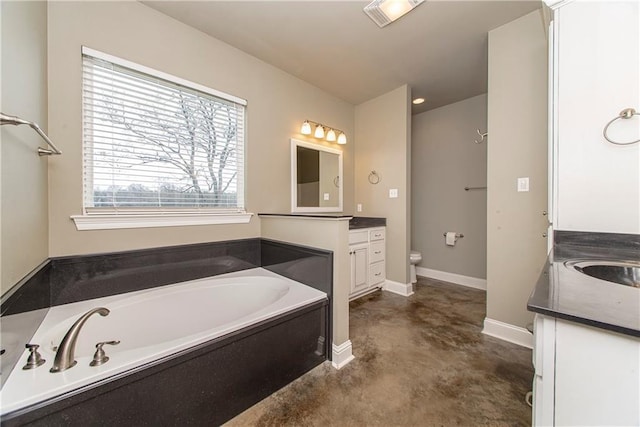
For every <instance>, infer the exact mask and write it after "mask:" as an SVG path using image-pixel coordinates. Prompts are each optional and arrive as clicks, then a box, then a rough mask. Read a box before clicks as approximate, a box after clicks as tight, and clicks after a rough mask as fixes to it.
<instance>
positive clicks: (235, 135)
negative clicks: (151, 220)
mask: <svg viewBox="0 0 640 427" xmlns="http://www.w3.org/2000/svg"><path fill="white" fill-rule="evenodd" d="M96 62H97V61H93V62H92V63H91V71H90V73H86V75H85V86H84V87H85V105H84V108H85V117H86V118H89V120H88V125H85V137H86V135H90V137H91V138H90V139H91V143H92V145H91V147H90V148H91V149H90V150H89V151H90V153H91V156H92V158H91V161H92V164H91V167H90V170H91V173H92V178H91V179H92V200H91V201H87V202H90V203H91V202H92V204H93V207H96V208H100V207H141V208H145V207H146V208H154V207H176V208H178V207H198V208H201V207H207V208H235V207H238V189H239V182H238V173H239V172H240V171H241V170H242V169H241V166H242V165H241V162H242V151H243V150H242V148H243V135H242V133H241V132H242V129H243V127H244V126H243V120H244V107H243V106H238V105H236V104H234V103H232V102H229V101H226V100H222V99H218V98H216V97H214V96H212V95H209V94H204V93H199V92H197V91H195V90H192V89H188V88H184V87H181V86H178V85H176V84H172V83H170V82H164V81H158V79H150V78H148V77H147V76H140V75H137V74H136V73H134V72H131V71H129V70H124V71H123V70H120V69H118V68H116V67H114V68H115V69H109V68H107V67H104V68H103V67H101V63H100V62H97V63H96ZM87 74H88V75H87ZM85 139H86V138H85ZM86 161H87V158H85V162H86Z"/></svg>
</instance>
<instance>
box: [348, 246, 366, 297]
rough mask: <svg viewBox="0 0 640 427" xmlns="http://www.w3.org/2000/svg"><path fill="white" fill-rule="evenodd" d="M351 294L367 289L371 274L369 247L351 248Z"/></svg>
mask: <svg viewBox="0 0 640 427" xmlns="http://www.w3.org/2000/svg"><path fill="white" fill-rule="evenodd" d="M349 253H350V256H351V293H352V294H353V293H355V292H358V291H361V290H363V289H366V288H367V286H368V281H367V276H368V272H369V268H368V267H369V245H368V244H365V245H358V246H351V247H350V248H349Z"/></svg>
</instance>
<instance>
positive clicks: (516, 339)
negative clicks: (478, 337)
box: [482, 317, 533, 348]
mask: <svg viewBox="0 0 640 427" xmlns="http://www.w3.org/2000/svg"><path fill="white" fill-rule="evenodd" d="M482 333H483V334H485V335H490V336H492V337H495V338H499V339H501V340H504V341H508V342H510V343H513V344H517V345H520V346H522V347H527V348H533V334H532V333H531V332H529V331H527V330H526V329H525V328H521V327H519V326H513V325H511V324H509V323H504V322H500V321H499V320H493V319H489V318H488V317H485V318H484V328H483V329H482Z"/></svg>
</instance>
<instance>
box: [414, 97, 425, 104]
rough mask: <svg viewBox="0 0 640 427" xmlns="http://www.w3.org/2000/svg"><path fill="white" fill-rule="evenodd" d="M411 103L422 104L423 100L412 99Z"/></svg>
mask: <svg viewBox="0 0 640 427" xmlns="http://www.w3.org/2000/svg"><path fill="white" fill-rule="evenodd" d="M411 102H413V104H414V105H418V104H422V103H423V102H424V98H414V100H413V101H411Z"/></svg>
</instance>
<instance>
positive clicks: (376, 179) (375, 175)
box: [367, 171, 380, 184]
mask: <svg viewBox="0 0 640 427" xmlns="http://www.w3.org/2000/svg"><path fill="white" fill-rule="evenodd" d="M367 179H368V180H369V182H370V183H371V184H377V183H379V182H380V175H378V172H376V171H371V173H370V174H369V177H368V178H367Z"/></svg>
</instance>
